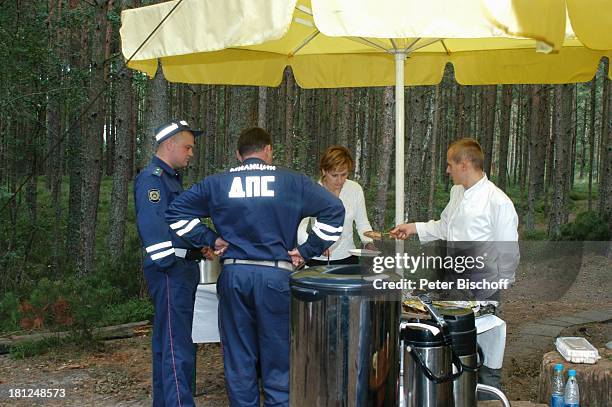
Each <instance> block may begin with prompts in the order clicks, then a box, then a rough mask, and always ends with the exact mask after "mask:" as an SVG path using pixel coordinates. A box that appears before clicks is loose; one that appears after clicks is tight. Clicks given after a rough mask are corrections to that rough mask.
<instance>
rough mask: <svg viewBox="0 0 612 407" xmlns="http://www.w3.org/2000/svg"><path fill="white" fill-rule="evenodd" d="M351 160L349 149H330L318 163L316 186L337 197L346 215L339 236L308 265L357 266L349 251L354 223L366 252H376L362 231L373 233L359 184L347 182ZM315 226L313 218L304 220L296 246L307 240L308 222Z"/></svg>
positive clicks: (336, 147) (357, 260)
mask: <svg viewBox="0 0 612 407" xmlns="http://www.w3.org/2000/svg"><path fill="white" fill-rule="evenodd" d="M353 166H354V161H353V158H352V157H351V153H350V152H349V150H348V149H347V148H345V147H342V146H331V147H329V148H328V149H327V150H325V152H324V153H323V156H322V157H321V161H320V162H319V169H320V171H321V178H320V179H319V184H321V185H322V186H323V187H325V188H326V189H327V190H328V191H329V192H331V193H332V194H334V195H335V196H337V197H338V198H340V200H341V201H342V203H343V204H344V209H345V210H346V215H345V217H344V228H343V231H342V235H341V236H340V239H338V241H337V242H335V243H334V244H333V245H332V246H331V247H330V248H329V249H327V250H326V251H325V253H323V256H320V257H315V258H313V259H310V260H309V261H307V262H306V264H307V265H309V266H318V265H326V264H328V263H329V264H357V263H359V258H358V257H357V256H354V255H352V254H351V253H350V252H349V250H352V249H355V243H354V241H353V223H354V224H355V225H356V226H357V232H358V233H359V238H360V239H361V242H362V243H363V244H365V248H366V249H372V250H374V249H376V247H375V246H374V244H373V243H372V239H370V238H368V237H366V236H364V232H367V231H370V230H372V226H370V222H369V221H368V214H367V212H366V206H365V198H364V195H363V189H362V188H361V185H359V184H358V183H356V182H355V181H351V180H350V179H348V175H349V173H350V172H351V171H352V170H353ZM309 222H312V223H314V219H313V218H305V219H303V220H302V222H301V223H300V226H299V228H298V243H299V244H302V243H303V242H305V241H306V239H307V238H308V234H307V229H308V223H309Z"/></svg>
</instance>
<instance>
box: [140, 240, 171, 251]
mask: <svg viewBox="0 0 612 407" xmlns="http://www.w3.org/2000/svg"><path fill="white" fill-rule="evenodd" d="M171 246H172V242H171V241H169V240H168V241H166V242H161V243H156V244H154V245H151V246H149V247H147V248H145V250H146V251H147V253H151V252H155V251H157V250H159V249H165V248H166V247H171Z"/></svg>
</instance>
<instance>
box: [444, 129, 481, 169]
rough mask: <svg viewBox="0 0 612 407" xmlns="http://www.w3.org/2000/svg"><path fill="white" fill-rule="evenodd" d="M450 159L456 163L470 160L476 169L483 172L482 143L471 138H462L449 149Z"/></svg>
mask: <svg viewBox="0 0 612 407" xmlns="http://www.w3.org/2000/svg"><path fill="white" fill-rule="evenodd" d="M448 154H449V157H450V158H451V159H452V160H453V161H454V162H456V163H458V162H461V161H463V160H468V161H470V162H471V163H472V165H473V166H474V168H475V169H477V170H482V168H483V163H484V154H483V152H482V147H480V143H478V141H476V140H474V139H473V138H471V137H464V138H460V139H459V140H456V141H454V142H453V143H452V144H451V145H450V146H449V147H448Z"/></svg>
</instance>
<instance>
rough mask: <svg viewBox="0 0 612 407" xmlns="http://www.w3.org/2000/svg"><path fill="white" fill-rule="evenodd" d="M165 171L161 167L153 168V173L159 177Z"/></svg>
mask: <svg viewBox="0 0 612 407" xmlns="http://www.w3.org/2000/svg"><path fill="white" fill-rule="evenodd" d="M163 173H164V170H162V169H161V167H155V169H154V170H153V175H157V176H158V177H161V176H162V174H163Z"/></svg>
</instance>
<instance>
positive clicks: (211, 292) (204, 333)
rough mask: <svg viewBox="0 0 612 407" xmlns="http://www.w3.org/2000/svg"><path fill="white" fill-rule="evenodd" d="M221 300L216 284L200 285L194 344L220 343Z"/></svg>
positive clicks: (194, 317)
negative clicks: (219, 311)
mask: <svg viewBox="0 0 612 407" xmlns="http://www.w3.org/2000/svg"><path fill="white" fill-rule="evenodd" d="M218 308H219V300H218V299H217V285H216V284H199V285H198V290H197V291H196V299H195V306H194V308H193V325H192V330H191V339H192V340H193V343H212V342H220V338H219V324H218V320H217V317H218V311H217V310H218Z"/></svg>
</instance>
